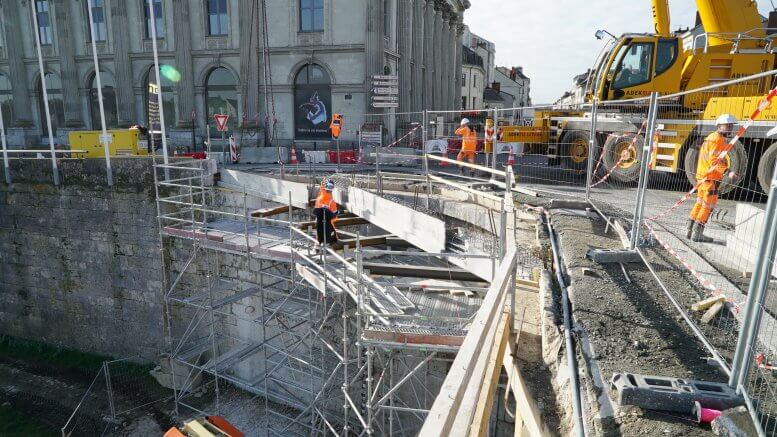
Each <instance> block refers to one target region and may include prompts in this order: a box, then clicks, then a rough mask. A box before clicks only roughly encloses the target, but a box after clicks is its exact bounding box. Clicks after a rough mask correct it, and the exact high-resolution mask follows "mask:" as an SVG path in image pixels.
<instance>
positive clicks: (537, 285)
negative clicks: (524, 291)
mask: <svg viewBox="0 0 777 437" xmlns="http://www.w3.org/2000/svg"><path fill="white" fill-rule="evenodd" d="M515 284H516V285H523V286H524V287H529V288H536V289H537V290H539V289H540V283H539V282H537V281H529V280H526V279H521V278H516V280H515Z"/></svg>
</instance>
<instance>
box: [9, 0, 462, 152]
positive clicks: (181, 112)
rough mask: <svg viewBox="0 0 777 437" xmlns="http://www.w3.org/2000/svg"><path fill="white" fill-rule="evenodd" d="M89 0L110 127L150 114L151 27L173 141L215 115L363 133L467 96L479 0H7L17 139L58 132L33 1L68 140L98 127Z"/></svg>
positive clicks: (62, 137)
mask: <svg viewBox="0 0 777 437" xmlns="http://www.w3.org/2000/svg"><path fill="white" fill-rule="evenodd" d="M149 2H152V3H153V6H154V10H155V14H156V16H157V17H156V20H155V22H154V23H152V20H151V17H150V14H149V8H148V4H149ZM263 3H264V4H266V5H267V10H264V11H263V10H262V9H261V4H263ZM87 5H89V6H91V7H92V8H93V11H92V12H93V15H94V25H95V33H96V38H95V39H96V43H97V49H98V53H99V58H100V69H101V75H100V76H101V79H102V84H103V93H104V102H105V115H106V119H107V123H108V126H109V128H110V127H127V126H129V125H132V124H136V123H141V124H146V119H147V110H146V108H147V106H148V105H147V101H148V83H149V82H150V81H151V82H155V80H154V78H155V76H154V75H153V74H151V75H150V73H152V72H153V69H152V65H153V57H152V40H151V26H152V25H153V26H155V28H156V30H157V35H158V41H157V42H158V46H159V56H160V63H161V64H163V67H162V91H163V104H162V107H163V108H164V115H165V124H166V128H167V133H168V137H169V138H170V140H171V141H172V143H173V144H182V145H189V144H191V137H192V131H194V135H195V136H196V137H197V141H198V142H199V141H201V140H202V138H203V137H204V136H205V135H206V131H205V130H206V125H210V126H211V134H213V135H216V132H215V130H214V128H213V124H214V123H213V121H212V120H213V119H212V116H213V114H217V113H225V114H229V115H230V120H229V123H228V128H229V132H228V133H227V135H230V134H234V135H236V136H237V135H241V137H244V138H247V139H248V141H249V142H255V143H257V144H259V143H261V139H262V138H263V137H264V135H261V134H258V132H261V131H262V130H264V128H265V127H269V128H270V129H269V130H268V131H267V135H266V136H267V138H269V139H271V140H273V143H275V144H284V143H289V142H292V141H315V140H327V139H328V138H329V136H328V132H326V130H327V129H326V127H328V120H329V119H330V117H331V114H332V113H334V112H339V113H342V114H344V115H345V116H346V121H345V123H346V124H345V126H346V129H345V130H344V134H343V138H344V139H355V135H356V133H355V132H356V130H357V129H358V128H357V127H356V126H358V125H359V124H360V123H361V122H362V121H364V120H365V119H366V117H365V116H364V114H373V113H374V114H389V115H390V114H393V113H394V112H405V111H421V110H423V109H424V108H426V109H453V108H455V107H457V106H458V105H459V101H460V94H459V93H460V92H461V82H460V80H461V74H460V71H461V62H460V60H461V50H462V49H461V47H462V35H463V32H464V26H463V24H462V19H463V13H464V11H465V10H466V9H467V8H468V7H469V6H470V3H469V0H369V1H364V0H286V1H271V2H266V3H265V2H257V1H255V0H207V1H206V0H93V1H90V2H86V1H84V0H23V1H22V0H14V1H3V2H2V5H1V6H0V19H1V21H2V23H1V26H2V29H1V30H2V31H1V32H0V106H1V107H2V111H3V115H4V117H5V124H6V126H7V128H8V134H9V136H8V138H9V143H10V144H11V146H12V147H22V146H34V145H37V144H40V143H41V137H42V136H44V133H45V132H46V131H47V129H46V126H45V116H44V111H43V97H42V95H43V93H42V89H41V78H40V73H39V69H38V63H37V53H36V44H35V39H34V38H35V37H34V35H35V32H34V30H35V29H34V27H33V20H32V13H33V10H34V11H35V13H36V15H37V18H38V22H39V25H38V30H39V31H40V41H41V44H42V51H43V57H44V64H45V71H46V75H45V78H46V82H47V91H48V94H49V103H50V107H51V115H52V127H53V128H54V131H55V133H56V137H57V141H58V142H59V143H67V134H68V132H70V131H73V130H91V129H97V128H98V127H99V125H100V123H99V111H98V109H97V90H96V85H95V74H94V73H95V72H94V65H93V63H92V51H91V43H90V36H89V25H88V24H89V23H88V14H87V12H88V11H87V9H86V8H87V7H89V6H87ZM265 18H266V20H265ZM264 23H266V25H265V24H264ZM265 29H266V32H265V31H264V30H265ZM265 41H266V44H265ZM377 74H388V75H396V76H398V77H399V96H398V97H399V99H398V100H399V108H396V109H394V108H389V109H383V108H373V107H371V101H372V100H371V97H372V96H371V93H372V88H373V84H372V76H373V75H377ZM322 111H323V112H322ZM383 118H384V119H389V118H390V116H389V117H383Z"/></svg>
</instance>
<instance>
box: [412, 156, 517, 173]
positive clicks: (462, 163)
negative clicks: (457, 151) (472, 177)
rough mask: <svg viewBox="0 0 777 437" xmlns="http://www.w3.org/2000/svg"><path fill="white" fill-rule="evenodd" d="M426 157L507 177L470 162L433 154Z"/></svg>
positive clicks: (497, 171)
mask: <svg viewBox="0 0 777 437" xmlns="http://www.w3.org/2000/svg"><path fill="white" fill-rule="evenodd" d="M426 157H427V158H429V159H433V160H435V161H440V162H447V163H449V164H453V165H457V166H460V167H467V168H471V169H474V170H480V171H484V172H487V173H491V174H494V175H497V176H502V177H506V174H505V172H503V171H500V170H494V169H493V168H490V167H484V166H482V165H478V164H471V163H469V162H464V161H456V160H455V159H450V158H444V157H442V156H437V155H432V154H431V153H427V154H426Z"/></svg>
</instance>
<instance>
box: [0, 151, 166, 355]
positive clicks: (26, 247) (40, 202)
mask: <svg viewBox="0 0 777 437" xmlns="http://www.w3.org/2000/svg"><path fill="white" fill-rule="evenodd" d="M150 164H151V162H150V160H149V159H126V158H125V159H114V160H113V168H114V178H115V181H116V185H115V186H114V187H113V188H109V187H107V186H106V182H105V174H104V171H105V170H104V165H103V161H101V160H65V161H62V162H61V168H60V170H61V175H62V178H63V185H62V186H61V187H54V186H53V185H52V184H51V180H52V179H51V166H50V165H51V164H50V161H49V160H24V161H19V160H15V161H12V174H13V178H14V184H12V185H10V186H9V185H5V184H0V333H3V334H8V335H13V336H17V337H22V338H28V339H34V340H39V341H44V342H47V343H51V344H56V345H62V346H66V347H71V348H76V349H79V350H83V351H89V352H95V353H101V354H108V355H113V356H120V357H123V356H130V355H135V354H140V355H142V356H143V357H145V358H147V359H153V358H155V357H156V355H157V353H158V352H159V351H160V349H161V348H163V343H162V338H163V337H162V335H161V333H162V324H163V314H164V311H163V305H162V299H161V287H162V284H161V278H162V271H161V262H160V254H159V240H158V234H157V230H156V227H157V223H156V218H155V217H156V204H155V202H154V187H153V178H152V173H151V165H150Z"/></svg>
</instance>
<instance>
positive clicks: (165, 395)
mask: <svg viewBox="0 0 777 437" xmlns="http://www.w3.org/2000/svg"><path fill="white" fill-rule="evenodd" d="M137 359H138V358H137V357H132V358H123V359H119V360H113V361H104V362H103V364H102V366H100V370H99V371H98V372H97V375H95V377H94V379H93V380H92V382H91V384H90V385H89V387H88V388H87V390H86V393H84V395H83V396H82V397H81V400H80V401H79V403H78V405H77V406H76V408H75V410H74V411H73V413H72V414H71V415H70V417H69V418H68V420H67V422H66V423H65V425H63V426H62V429H61V432H62V436H63V437H67V436H102V435H109V434H110V433H111V432H112V430H114V429H115V428H116V427H118V426H119V425H121V423H122V420H123V419H124V418H126V417H128V416H129V415H130V414H131V413H133V412H135V411H137V410H141V409H148V408H151V407H152V406H153V404H157V403H162V402H165V401H167V400H170V399H172V396H171V395H170V391H169V390H168V389H166V388H164V387H162V386H161V385H159V384H158V383H157V382H156V381H155V380H154V378H153V377H152V376H151V374H150V373H149V371H150V370H151V368H150V367H149V366H146V365H142V364H138V363H137V362H136V360H137Z"/></svg>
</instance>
